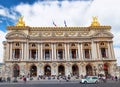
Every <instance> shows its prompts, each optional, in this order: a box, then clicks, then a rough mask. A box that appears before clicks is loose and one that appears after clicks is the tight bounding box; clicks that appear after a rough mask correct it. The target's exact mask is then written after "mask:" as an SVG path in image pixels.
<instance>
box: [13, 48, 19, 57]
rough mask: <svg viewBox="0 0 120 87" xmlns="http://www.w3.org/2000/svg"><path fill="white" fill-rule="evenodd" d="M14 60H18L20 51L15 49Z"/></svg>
mask: <svg viewBox="0 0 120 87" xmlns="http://www.w3.org/2000/svg"><path fill="white" fill-rule="evenodd" d="M14 57H15V58H20V49H15V55H14Z"/></svg>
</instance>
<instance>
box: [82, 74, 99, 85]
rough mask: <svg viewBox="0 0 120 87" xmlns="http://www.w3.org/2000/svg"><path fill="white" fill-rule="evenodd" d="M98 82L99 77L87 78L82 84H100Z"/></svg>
mask: <svg viewBox="0 0 120 87" xmlns="http://www.w3.org/2000/svg"><path fill="white" fill-rule="evenodd" d="M98 82H99V78H98V76H86V77H85V78H83V79H81V81H80V83H98Z"/></svg>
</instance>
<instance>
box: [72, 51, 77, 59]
mask: <svg viewBox="0 0 120 87" xmlns="http://www.w3.org/2000/svg"><path fill="white" fill-rule="evenodd" d="M71 53H72V58H73V59H76V49H72V50H71Z"/></svg>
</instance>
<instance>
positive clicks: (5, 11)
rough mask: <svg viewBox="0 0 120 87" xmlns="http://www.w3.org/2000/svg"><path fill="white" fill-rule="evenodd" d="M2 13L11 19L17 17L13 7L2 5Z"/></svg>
mask: <svg viewBox="0 0 120 87" xmlns="http://www.w3.org/2000/svg"><path fill="white" fill-rule="evenodd" d="M0 15H2V16H4V17H8V18H11V19H16V14H15V12H14V11H13V10H12V9H8V8H5V7H3V6H0Z"/></svg>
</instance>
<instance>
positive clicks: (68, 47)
mask: <svg viewBox="0 0 120 87" xmlns="http://www.w3.org/2000/svg"><path fill="white" fill-rule="evenodd" d="M67 52H68V53H67V54H68V56H67V60H70V43H68V44H67Z"/></svg>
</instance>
